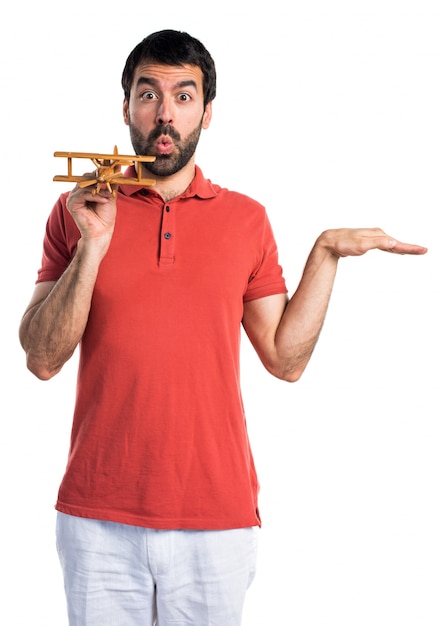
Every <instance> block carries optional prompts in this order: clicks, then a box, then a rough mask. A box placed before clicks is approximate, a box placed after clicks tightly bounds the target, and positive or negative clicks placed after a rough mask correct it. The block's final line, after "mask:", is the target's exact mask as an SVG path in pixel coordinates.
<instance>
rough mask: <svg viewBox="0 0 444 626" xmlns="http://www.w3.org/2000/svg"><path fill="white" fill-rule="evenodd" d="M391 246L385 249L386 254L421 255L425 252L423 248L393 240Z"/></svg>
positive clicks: (425, 249)
mask: <svg viewBox="0 0 444 626" xmlns="http://www.w3.org/2000/svg"><path fill="white" fill-rule="evenodd" d="M391 241H392V242H394V243H393V245H390V246H389V247H388V248H386V251H387V252H392V253H394V254H414V255H421V254H425V253H426V252H427V248H425V247H424V246H419V245H417V244H414V243H403V242H402V241H396V240H394V239H392V240H391Z"/></svg>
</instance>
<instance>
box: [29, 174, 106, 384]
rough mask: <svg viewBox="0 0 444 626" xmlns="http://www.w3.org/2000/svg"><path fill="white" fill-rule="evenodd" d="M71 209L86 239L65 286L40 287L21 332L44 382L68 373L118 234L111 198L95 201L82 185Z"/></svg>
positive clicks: (73, 195)
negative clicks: (64, 369)
mask: <svg viewBox="0 0 444 626" xmlns="http://www.w3.org/2000/svg"><path fill="white" fill-rule="evenodd" d="M67 208H68V210H69V212H70V213H71V215H72V217H73V219H74V221H75V222H76V224H77V226H78V228H79V231H80V235H81V237H80V239H79V240H78V242H77V249H76V253H75V255H74V257H73V258H72V260H71V262H70V264H69V265H68V267H67V268H66V270H65V272H64V273H63V274H62V276H61V277H60V278H59V280H57V281H56V282H52V281H50V282H44V283H40V284H38V285H37V286H36V288H35V290H34V294H33V296H32V298H31V302H30V303H29V306H28V308H27V309H26V311H25V314H24V315H23V318H22V321H21V324H20V329H19V337H20V342H21V344H22V347H23V349H24V350H25V352H26V358H27V366H28V369H29V370H30V371H31V372H32V373H33V374H35V375H36V376H37V377H38V378H41V379H42V380H47V379H49V378H52V377H53V376H54V375H55V374H57V373H58V372H59V371H60V370H61V369H62V367H63V365H64V364H65V363H66V361H68V359H70V358H71V356H72V354H73V352H74V350H75V349H76V347H77V345H78V343H79V341H80V339H81V338H82V335H83V333H84V330H85V327H86V324H87V321H88V315H89V311H90V308H91V300H92V294H93V291H94V285H95V283H96V278H97V273H98V271H99V267H100V263H101V261H102V259H103V257H104V256H105V254H106V252H107V250H108V247H109V244H110V241H111V238H112V234H113V230H114V223H115V215H116V202H115V198H114V196H113V195H112V193H111V192H109V193H108V192H106V191H105V192H103V195H100V196H99V195H93V194H92V192H91V190H89V189H88V188H87V189H82V188H80V187H79V186H78V185H77V186H76V187H75V188H74V189H73V191H72V192H71V193H70V195H69V197H68V200H67Z"/></svg>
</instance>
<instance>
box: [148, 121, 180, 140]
mask: <svg viewBox="0 0 444 626" xmlns="http://www.w3.org/2000/svg"><path fill="white" fill-rule="evenodd" d="M162 135H169V136H170V137H171V139H174V140H175V141H180V133H178V132H177V130H176V129H175V128H174V127H173V126H171V124H162V125H161V126H156V128H155V129H154V130H152V131H151V132H150V134H149V135H148V141H153V140H154V139H159V137H161V136H162Z"/></svg>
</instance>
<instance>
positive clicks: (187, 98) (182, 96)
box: [177, 93, 191, 102]
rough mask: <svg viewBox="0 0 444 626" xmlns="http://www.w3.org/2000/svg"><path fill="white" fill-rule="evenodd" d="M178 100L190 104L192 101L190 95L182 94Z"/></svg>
mask: <svg viewBox="0 0 444 626" xmlns="http://www.w3.org/2000/svg"><path fill="white" fill-rule="evenodd" d="M177 99H178V100H180V102H189V101H190V100H191V96H190V94H189V93H180V94H178V96H177Z"/></svg>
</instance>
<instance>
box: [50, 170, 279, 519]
mask: <svg viewBox="0 0 444 626" xmlns="http://www.w3.org/2000/svg"><path fill="white" fill-rule="evenodd" d="M128 174H130V175H134V172H133V171H132V169H131V168H130V169H129V170H128ZM66 196H67V194H63V195H62V196H61V197H60V199H59V200H58V202H57V203H56V205H55V207H54V209H53V211H52V213H51V215H50V217H49V219H48V225H47V232H46V236H45V240H44V253H43V261H42V267H41V269H40V270H39V274H38V281H39V282H41V281H48V280H57V279H58V278H59V277H60V276H61V274H62V273H63V271H64V270H65V269H66V267H67V264H68V263H69V261H70V259H71V258H72V255H73V253H74V251H75V247H76V243H77V241H78V238H79V232H78V229H77V227H76V225H75V224H74V222H73V220H72V218H71V216H70V215H69V213H68V211H67V209H66V204H65V203H66ZM285 292H286V287H285V282H284V279H283V277H282V271H281V267H280V266H279V264H278V256H277V250H276V245H275V241H274V238H273V234H272V230H271V228H270V224H269V221H268V219H267V216H266V212H265V209H264V207H263V206H261V205H260V204H258V203H257V202H256V201H254V200H252V199H250V198H248V197H246V196H244V195H241V194H239V193H235V192H231V191H228V190H227V189H223V188H221V187H219V186H217V185H214V184H212V183H211V182H210V181H208V180H205V179H204V178H203V176H202V173H201V171H200V170H199V168H196V176H195V179H194V180H193V182H192V183H191V185H190V186H189V188H188V189H187V190H186V191H185V193H183V194H182V195H181V196H179V197H177V198H174V199H173V200H171V201H169V202H164V201H163V199H162V198H161V197H160V196H159V195H158V194H157V193H156V191H155V189H154V188H148V189H146V188H139V187H134V186H130V185H123V186H121V187H120V189H119V193H118V200H117V219H116V226H115V231H114V235H113V239H112V242H111V245H110V248H109V250H108V252H107V254H106V256H105V258H104V259H103V261H102V264H101V266H100V270H99V274H98V277H97V282H96V285H95V289H94V294H93V299H92V307H91V312H90V316H89V320H88V324H87V327H86V330H85V333H84V336H83V338H82V341H81V344H80V361H79V375H78V384H77V395H76V403H75V410H74V417H73V429H72V439H71V446H70V450H69V458H68V463H67V468H66V473H65V475H64V477H63V480H62V483H61V485H60V490H59V495H58V500H57V504H56V508H57V509H58V510H59V511H61V512H63V513H67V514H71V515H78V516H82V517H90V518H96V519H103V520H111V521H115V522H121V523H126V524H134V525H139V526H146V527H150V528H158V529H159V528H160V529H172V528H173V529H174V528H188V529H225V528H238V527H245V526H255V525H259V524H260V517H259V512H258V503H257V497H258V481H257V476H256V471H255V467H254V462H253V458H252V455H251V450H250V444H249V440H248V434H247V429H246V422H245V415H244V409H243V404H242V397H241V390H240V382H239V348H240V324H241V320H242V314H243V304H244V302H246V301H248V300H253V299H256V298H262V297H264V296H269V295H272V294H278V293H285Z"/></svg>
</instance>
